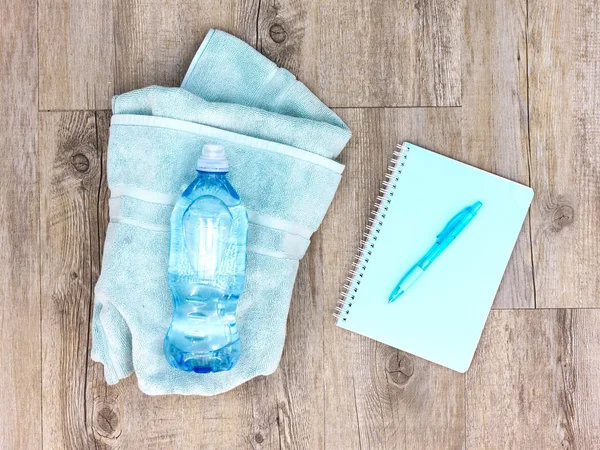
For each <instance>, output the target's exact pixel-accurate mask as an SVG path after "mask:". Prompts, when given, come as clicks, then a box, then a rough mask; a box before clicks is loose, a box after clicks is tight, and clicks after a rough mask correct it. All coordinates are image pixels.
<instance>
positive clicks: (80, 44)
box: [38, 0, 115, 110]
mask: <svg viewBox="0 0 600 450" xmlns="http://www.w3.org/2000/svg"><path fill="white" fill-rule="evenodd" d="M112 5H113V2H112V1H111V0H85V1H77V2H72V1H70V0H59V1H55V0H40V1H39V2H38V7H39V39H40V42H42V43H44V45H41V46H40V49H39V62H40V79H39V86H40V109H42V110H53V109H62V110H65V109H103V108H104V109H106V108H110V106H111V104H110V102H111V98H112V96H113V94H114V92H115V86H114V71H115V49H114V41H113V15H112Z"/></svg>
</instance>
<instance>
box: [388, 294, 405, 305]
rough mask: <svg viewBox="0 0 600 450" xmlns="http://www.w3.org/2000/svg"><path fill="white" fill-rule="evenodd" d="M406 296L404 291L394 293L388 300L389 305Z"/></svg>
mask: <svg viewBox="0 0 600 450" xmlns="http://www.w3.org/2000/svg"><path fill="white" fill-rule="evenodd" d="M402 294H404V291H398V292H394V293H393V294H392V295H390V298H389V300H388V303H393V302H395V301H396V300H398V298H399V297H400V296H401V295H402Z"/></svg>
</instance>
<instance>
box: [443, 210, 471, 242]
mask: <svg viewBox="0 0 600 450" xmlns="http://www.w3.org/2000/svg"><path fill="white" fill-rule="evenodd" d="M468 212H469V208H468V207H467V208H465V209H463V210H462V211H460V212H459V213H458V214H456V215H455V216H454V217H453V218H452V219H450V222H448V223H447V224H446V226H445V227H444V229H443V230H442V231H441V232H440V234H438V235H437V237H436V241H437V242H440V241H443V240H444V239H446V238H447V237H448V236H449V235H450V234H451V233H452V232H453V231H454V229H455V228H456V225H458V224H459V223H461V222H462V220H463V217H464V216H465V215H466V214H468Z"/></svg>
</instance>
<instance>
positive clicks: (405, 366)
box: [385, 352, 415, 387]
mask: <svg viewBox="0 0 600 450" xmlns="http://www.w3.org/2000/svg"><path fill="white" fill-rule="evenodd" d="M385 370H386V372H387V375H388V380H389V381H390V382H391V383H392V384H395V385H396V386H398V387H404V386H406V385H407V384H408V382H409V381H410V379H411V377H412V376H413V373H414V372H415V367H414V363H413V360H412V358H411V357H410V356H408V355H407V354H406V353H403V352H395V353H394V354H392V355H390V357H389V358H388V361H387V364H386V368H385Z"/></svg>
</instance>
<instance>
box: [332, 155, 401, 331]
mask: <svg viewBox="0 0 600 450" xmlns="http://www.w3.org/2000/svg"><path fill="white" fill-rule="evenodd" d="M409 151H410V149H409V148H408V147H406V146H405V145H398V146H397V147H396V150H394V154H393V157H392V160H391V161H390V165H389V167H388V170H387V172H386V174H385V180H384V181H383V183H382V186H381V188H380V190H379V195H378V196H377V197H376V200H375V203H374V204H373V209H372V210H371V213H370V214H369V219H368V221H367V222H368V223H367V225H366V227H365V228H366V230H365V232H364V233H363V235H362V239H361V241H360V245H359V248H358V252H357V253H356V255H355V256H354V260H353V261H352V267H351V269H350V271H349V273H348V276H347V277H346V283H345V284H344V287H343V289H342V293H341V295H340V298H339V300H338V302H337V306H336V307H335V312H334V314H333V316H334V317H336V318H337V319H338V320H339V319H341V320H342V321H346V317H347V316H348V315H349V314H350V310H351V309H352V303H353V302H354V299H355V298H356V293H357V292H358V287H359V286H360V282H361V278H362V277H363V276H364V273H365V270H366V269H367V265H368V264H369V257H370V256H371V254H372V252H373V249H374V248H375V244H376V242H377V235H378V234H379V232H380V231H381V227H382V226H383V221H384V219H385V215H386V213H387V211H388V208H389V205H390V204H391V203H392V199H393V197H394V192H395V190H396V183H397V182H398V178H399V176H400V175H401V174H402V170H403V169H404V164H405V160H406V159H407V158H408V153H409Z"/></svg>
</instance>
